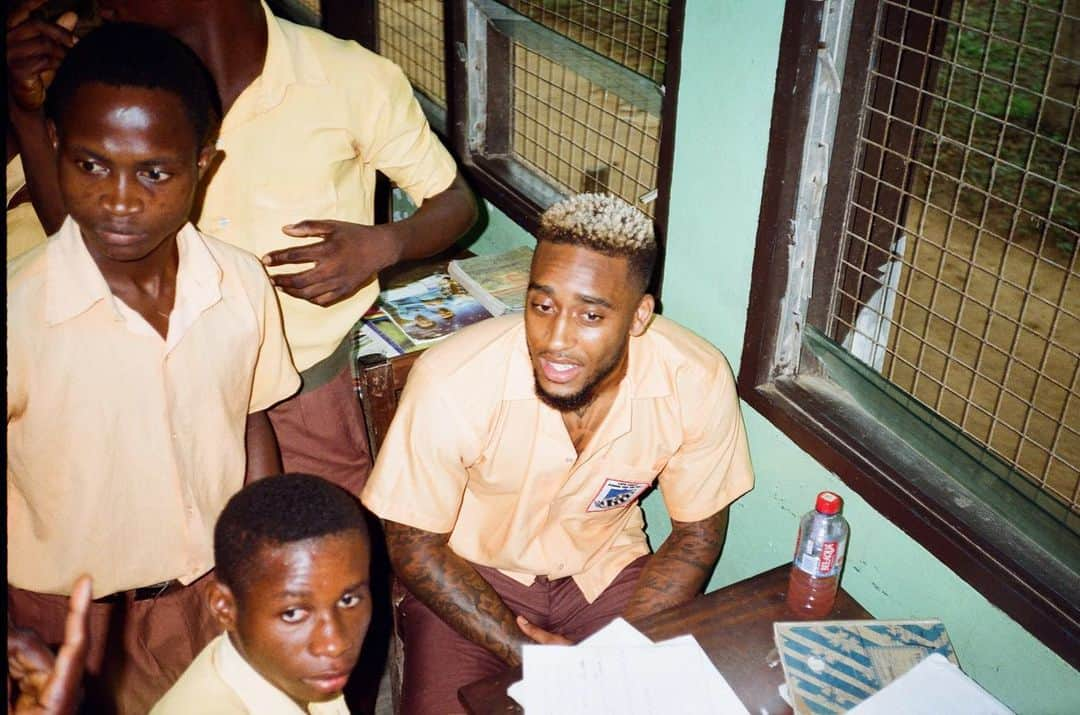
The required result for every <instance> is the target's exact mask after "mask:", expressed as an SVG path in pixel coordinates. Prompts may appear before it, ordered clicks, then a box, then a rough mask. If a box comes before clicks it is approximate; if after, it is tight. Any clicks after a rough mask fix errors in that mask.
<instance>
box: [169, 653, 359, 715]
mask: <svg viewBox="0 0 1080 715" xmlns="http://www.w3.org/2000/svg"><path fill="white" fill-rule="evenodd" d="M188 713H202V714H203V715H349V708H348V706H347V705H346V704H345V698H344V696H338V697H337V698H334V699H333V700H329V701H327V702H324V703H309V704H308V707H307V710H303V709H301V708H300V706H298V705H297V704H296V703H295V702H293V700H292V699H290V698H289V696H288V695H286V694H285V693H283V692H281V691H280V690H278V689H277V688H276V687H274V685H273V684H271V683H270V682H269V681H268V680H266V678H264V677H262V676H261V675H260V674H259V673H258V671H256V670H255V669H254V668H252V667H251V665H249V664H248V662H247V661H246V660H244V657H243V656H242V655H240V653H239V652H238V651H237V650H236V647H235V646H233V644H232V641H231V640H229V636H228V635H227V634H224V633H223V634H221V635H220V636H218V637H217V638H215V639H214V640H213V641H211V642H210V643H209V644H208V645H207V646H206V648H204V649H203V651H202V652H201V653H200V654H199V656H198V657H197V658H196V659H195V661H194V662H192V664H191V665H190V666H189V667H188V669H187V670H186V671H184V674H183V675H182V676H180V679H179V680H178V681H176V684H175V685H173V687H172V688H170V689H169V692H168V693H166V694H165V697H163V698H162V699H161V700H160V701H159V702H158V704H157V705H155V706H154V708H153V709H152V710H151V711H150V715H188Z"/></svg>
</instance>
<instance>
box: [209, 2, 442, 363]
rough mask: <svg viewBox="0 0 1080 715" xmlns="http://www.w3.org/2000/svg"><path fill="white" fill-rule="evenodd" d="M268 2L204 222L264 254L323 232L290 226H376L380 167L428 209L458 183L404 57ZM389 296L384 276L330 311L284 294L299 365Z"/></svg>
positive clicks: (225, 134) (329, 348) (225, 127)
mask: <svg viewBox="0 0 1080 715" xmlns="http://www.w3.org/2000/svg"><path fill="white" fill-rule="evenodd" d="M263 9H264V11H265V13H266V21H267V32H268V37H267V48H266V62H265V64H264V66H263V71H262V73H261V74H260V75H259V76H258V77H257V78H256V79H255V80H254V81H253V82H252V83H251V85H249V86H248V87H247V88H246V89H244V91H243V92H242V93H241V94H240V96H239V97H238V98H237V99H236V102H235V103H234V104H233V106H232V107H231V108H230V109H229V111H228V113H227V114H226V115H225V118H224V121H223V122H222V126H221V131H220V139H219V141H218V148H219V149H220V150H222V151H223V152H224V160H223V161H222V162H221V164H220V166H218V167H217V169H216V171H215V172H214V173H213V174H212V175H211V177H210V180H209V182H208V184H207V187H206V199H205V202H204V203H203V205H202V209H201V211H200V212H198V213H197V216H198V218H197V219H196V221H195V223H196V225H198V227H199V229H200V230H202V231H204V232H206V233H209V234H210V235H212V236H216V237H217V238H220V239H221V240H223V241H226V242H228V243H231V244H233V245H235V246H239V247H241V248H244V249H246V250H248V251H251V252H252V253H254V254H255V255H256V256H259V257H262V256H264V255H265V254H267V253H269V252H270V251H274V250H278V249H283V248H289V247H292V246H299V245H304V244H309V243H315V242H317V241H318V240H320V239H317V238H293V237H291V236H286V235H285V234H284V233H282V231H281V228H282V226H285V225H286V224H292V223H297V222H299V221H303V220H305V219H335V220H341V221H349V222H352V223H359V224H371V223H372V222H373V218H374V216H373V213H374V192H375V170H376V169H378V170H379V171H381V172H383V173H384V174H386V175H387V176H388V177H389V178H390V179H391V181H393V182H394V183H395V184H396V185H397V186H398V187H399V188H400V189H402V190H403V191H405V192H406V193H407V194H408V195H409V197H410V199H412V201H413V203H414V204H416V205H417V206H419V205H420V204H421V203H422V202H423V200H424V199H426V198H429V197H431V196H434V195H435V194H438V193H440V192H442V191H443V190H444V189H446V188H447V187H449V186H450V184H451V182H452V181H453V179H454V176H455V174H456V172H457V169H456V166H455V164H454V160H453V158H451V156H450V154H449V153H448V152H447V151H446V149H445V148H444V147H443V145H442V144H441V143H440V142H439V139H438V138H437V137H436V136H435V134H434V133H433V132H432V131H431V128H430V126H429V125H428V122H427V119H426V118H425V117H424V113H423V111H422V110H421V109H420V105H419V104H418V103H417V101H416V98H415V97H414V96H413V93H412V87H411V86H410V85H409V81H408V80H407V79H406V78H405V75H404V73H403V72H402V71H401V69H400V68H399V67H398V66H397V65H395V64H394V63H393V62H391V61H389V60H387V59H384V58H382V57H379V56H378V55H376V54H374V53H372V52H370V51H368V50H366V49H364V48H363V47H361V46H360V45H358V44H357V43H355V42H347V41H345V40H340V39H338V38H335V37H333V36H332V35H329V34H327V33H325V32H322V31H320V30H317V29H314V28H310V27H304V26H301V25H295V24H293V23H291V22H288V21H286V20H282V19H279V18H276V17H274V16H273V14H272V13H271V12H270V9H269V8H268V7H266V5H265V3H264V5H263ZM311 266H312V264H297V265H289V266H280V267H275V268H272V269H270V272H271V273H278V272H280V273H295V272H298V271H300V270H304V269H307V268H310V267H311ZM378 292H379V286H378V281H377V280H374V279H373V280H372V281H371V282H370V283H368V284H367V285H366V286H364V287H363V288H361V289H360V291H359V292H358V293H356V295H354V296H352V297H351V298H348V299H347V300H343V301H341V302H339V303H337V304H335V305H332V306H330V307H325V308H324V307H320V306H317V305H315V304H314V303H311V302H308V301H306V300H302V299H300V298H293V297H291V296H289V295H286V294H285V293H283V292H280V291H279V292H278V294H279V297H280V300H281V310H282V313H283V315H284V320H285V333H286V336H287V337H288V340H289V345H290V347H291V348H292V353H293V358H294V359H295V360H296V366H297V368H299V369H300V370H301V371H303V370H306V369H307V368H309V367H311V366H312V365H314V364H315V363H316V362H318V361H320V360H322V359H323V358H326V357H327V356H329V355H330V354H331V353H333V351H334V348H336V347H337V346H338V345H339V344H340V343H341V341H342V339H343V338H344V337H345V335H346V334H347V333H348V332H349V330H350V329H351V328H352V327H353V325H355V324H356V321H357V320H359V319H360V317H361V316H362V315H363V314H364V313H365V312H366V311H367V309H368V308H369V307H370V306H371V304H372V303H373V302H374V301H375V298H376V296H377V295H378Z"/></svg>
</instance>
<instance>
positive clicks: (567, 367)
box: [548, 362, 574, 372]
mask: <svg viewBox="0 0 1080 715" xmlns="http://www.w3.org/2000/svg"><path fill="white" fill-rule="evenodd" d="M548 365H551V367H552V369H554V370H555V372H566V371H567V370H573V369H574V366H573V365H566V364H563V363H559V362H549V363H548Z"/></svg>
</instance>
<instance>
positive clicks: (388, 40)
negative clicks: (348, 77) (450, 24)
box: [379, 0, 446, 109]
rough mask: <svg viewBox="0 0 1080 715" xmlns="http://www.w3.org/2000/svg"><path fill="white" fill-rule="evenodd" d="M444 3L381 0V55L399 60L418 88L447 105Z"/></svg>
mask: <svg viewBox="0 0 1080 715" xmlns="http://www.w3.org/2000/svg"><path fill="white" fill-rule="evenodd" d="M443 37H444V32H443V3H442V2H441V1H440V0H379V54H381V55H383V56H384V57H387V58H389V59H391V60H393V61H394V62H396V63H397V64H398V65H399V66H400V67H401V69H402V70H404V71H405V75H406V76H407V77H408V78H409V81H410V82H412V85H413V87H414V88H415V89H418V90H419V91H421V92H423V94H424V95H425V96H427V98H428V99H430V100H431V101H433V102H435V103H436V104H437V105H439V106H440V107H442V108H443V109H445V108H446V71H445V67H444V61H443V57H444V54H443V47H444V39H443Z"/></svg>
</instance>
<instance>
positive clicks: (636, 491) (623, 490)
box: [588, 479, 649, 511]
mask: <svg viewBox="0 0 1080 715" xmlns="http://www.w3.org/2000/svg"><path fill="white" fill-rule="evenodd" d="M648 488H649V484H648V482H627V481H624V480H622V479H606V480H604V485H603V486H602V487H600V491H599V492H597V493H596V496H595V497H593V500H592V504H590V505H589V508H588V511H609V510H611V509H619V508H621V507H624V506H626V505H627V504H629V503H630V502H632V501H634V500H635V499H637V498H638V496H639V495H640V494H641V493H642V492H643V491H645V490H646V489H648Z"/></svg>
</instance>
